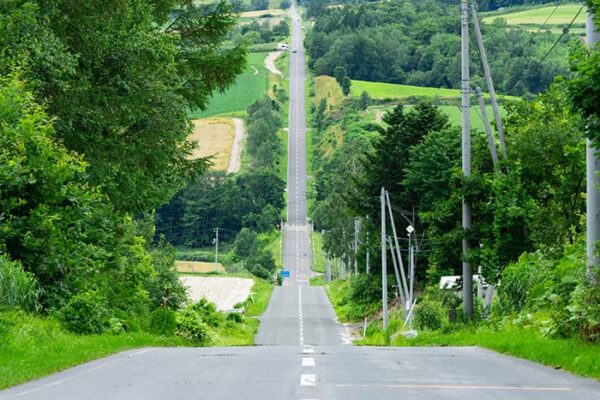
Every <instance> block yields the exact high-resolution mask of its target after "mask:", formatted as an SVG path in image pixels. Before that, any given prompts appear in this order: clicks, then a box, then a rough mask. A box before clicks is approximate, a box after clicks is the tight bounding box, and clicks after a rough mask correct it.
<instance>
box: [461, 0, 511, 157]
mask: <svg viewBox="0 0 600 400" xmlns="http://www.w3.org/2000/svg"><path fill="white" fill-rule="evenodd" d="M464 3H465V2H464V1H463V4H464ZM471 14H472V15H473V26H474V28H475V37H476V38H477V46H478V47H479V54H480V55H481V64H483V74H484V75H485V80H486V82H487V87H488V92H489V93H490V99H491V100H492V109H493V110H494V118H495V120H496V129H497V130H498V137H499V138H500V150H501V151H502V157H504V158H506V140H505V139H504V126H503V125H502V116H501V115H500V108H499V107H498V100H497V98H496V90H495V89H494V81H493V80H492V74H491V72H490V65H489V63H488V59H487V54H486V52H485V46H484V45H483V37H482V36H481V28H480V27H479V18H478V17H477V10H475V5H471ZM466 18H467V23H468V18H469V16H468V15H467V16H466ZM466 36H467V38H468V27H467V35H466ZM467 40H468V39H467ZM467 54H468V53H467Z"/></svg>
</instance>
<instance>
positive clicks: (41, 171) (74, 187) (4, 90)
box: [0, 74, 175, 320]
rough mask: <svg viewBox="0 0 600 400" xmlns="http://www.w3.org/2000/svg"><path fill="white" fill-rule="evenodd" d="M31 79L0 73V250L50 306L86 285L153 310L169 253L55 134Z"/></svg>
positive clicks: (115, 300) (112, 299) (128, 308)
mask: <svg viewBox="0 0 600 400" xmlns="http://www.w3.org/2000/svg"><path fill="white" fill-rule="evenodd" d="M25 87H26V84H25V83H24V82H23V81H22V80H20V79H19V78H18V77H17V76H16V75H15V74H13V75H10V76H9V77H6V78H0V110H1V111H0V193H2V196H0V215H2V218H0V254H2V257H4V258H8V259H10V260H12V261H18V262H19V263H20V264H21V265H22V266H23V269H24V270H25V271H27V272H29V273H31V274H32V275H33V276H34V277H35V281H36V282H37V285H38V287H39V290H40V297H39V300H40V303H41V306H42V307H43V310H44V311H49V310H59V309H61V308H62V307H64V306H65V305H66V304H67V303H68V302H69V300H70V299H71V298H72V297H73V296H74V295H75V294H77V293H84V292H86V291H93V292H94V293H96V294H98V298H101V299H102V301H106V303H107V306H109V307H110V308H111V309H113V310H116V309H119V310H121V312H122V313H124V315H126V316H127V315H129V314H132V313H138V312H140V311H143V310H146V311H147V310H148V308H151V307H152V304H151V301H150V299H149V298H148V292H149V291H152V292H153V293H159V292H163V293H165V292H166V290H165V288H166V286H169V285H171V284H172V283H173V281H172V280H169V279H168V277H167V276H166V275H167V274H162V276H157V270H158V269H160V270H161V271H164V270H165V268H167V265H166V263H165V262H163V261H164V259H162V260H163V261H161V260H160V259H159V255H158V254H157V255H156V258H154V256H155V255H152V254H149V253H148V252H147V250H146V248H145V242H144V239H143V238H142V237H140V236H138V232H137V227H136V225H135V224H134V223H133V222H132V220H131V219H130V218H128V217H123V216H121V215H120V214H118V213H116V212H115V210H114V209H113V207H112V205H111V204H110V203H108V202H107V201H106V197H105V196H104V195H103V194H102V193H101V191H100V190H99V188H97V187H94V186H90V185H89V184H88V182H87V170H86V168H87V164H86V163H85V161H83V159H82V157H81V156H79V155H77V154H76V153H74V152H72V151H69V150H67V149H65V148H64V146H62V144H60V143H59V142H57V141H55V140H56V135H55V130H54V128H53V125H52V119H50V118H49V117H48V116H47V115H46V114H45V113H44V111H42V109H41V107H40V106H38V105H37V104H36V103H35V101H34V100H33V96H32V94H31V93H29V92H28V91H27V90H26V89H25ZM159 265H160V268H157V269H155V266H159ZM163 284H164V285H163ZM171 289H172V290H169V291H168V292H169V293H175V288H174V287H173V286H172V285H171ZM127 318H128V317H125V318H124V320H125V319H127Z"/></svg>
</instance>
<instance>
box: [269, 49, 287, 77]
mask: <svg viewBox="0 0 600 400" xmlns="http://www.w3.org/2000/svg"><path fill="white" fill-rule="evenodd" d="M281 53H282V51H272V52H270V53H269V54H268V55H267V57H265V67H266V68H267V69H268V70H269V71H271V73H273V74H275V75H279V76H281V77H283V74H282V73H281V71H280V70H278V69H277V67H276V66H275V60H277V59H278V58H279V56H280V55H281Z"/></svg>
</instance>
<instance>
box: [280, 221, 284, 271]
mask: <svg viewBox="0 0 600 400" xmlns="http://www.w3.org/2000/svg"><path fill="white" fill-rule="evenodd" d="M279 232H280V234H281V240H280V242H281V243H280V246H279V260H280V261H281V268H282V269H285V267H284V265H283V219H280V220H279Z"/></svg>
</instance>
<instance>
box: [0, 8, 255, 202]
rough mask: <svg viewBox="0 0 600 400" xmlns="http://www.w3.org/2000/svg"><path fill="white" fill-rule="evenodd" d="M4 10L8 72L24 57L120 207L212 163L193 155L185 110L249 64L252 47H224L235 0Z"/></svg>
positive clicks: (2, 69)
mask: <svg viewBox="0 0 600 400" xmlns="http://www.w3.org/2000/svg"><path fill="white" fill-rule="evenodd" d="M0 14H1V15H2V16H3V20H2V23H0V49H1V50H2V51H1V52H0V54H2V56H0V73H7V72H9V71H11V70H12V69H13V68H15V66H16V65H24V66H25V68H24V71H25V72H24V74H25V75H24V76H25V78H26V79H27V80H28V81H29V82H30V84H31V85H32V87H33V88H34V93H35V97H36V100H38V101H39V102H40V103H44V104H45V105H47V108H48V112H49V113H50V114H51V115H52V116H54V117H56V123H55V129H56V136H57V137H58V138H60V140H61V142H62V143H64V144H65V146H66V147H67V148H68V149H70V150H73V151H76V152H77V153H79V154H82V155H83V156H84V158H85V160H86V161H87V162H88V163H89V168H88V170H87V171H88V176H89V182H90V183H91V184H92V185H93V186H97V187H99V188H101V190H102V192H103V193H105V194H106V195H107V196H108V197H109V199H110V200H111V202H112V204H114V205H115V207H116V208H117V209H119V210H120V211H122V212H140V211H144V210H147V209H149V208H153V207H156V206H158V205H160V204H162V203H165V202H166V201H168V200H169V199H170V198H171V197H172V195H173V194H174V193H175V192H176V191H177V190H178V189H179V188H180V187H181V186H182V185H183V183H184V182H185V181H186V180H189V179H193V178H195V177H197V176H198V175H199V174H200V173H202V172H203V171H204V170H206V168H207V167H208V165H209V163H208V160H207V159H197V160H191V159H190V157H189V155H190V154H191V151H192V149H193V147H194V145H193V144H192V143H190V142H188V141H187V137H188V135H189V134H190V133H191V126H190V124H189V122H188V115H187V112H188V110H189V109H195V108H204V107H206V105H207V103H208V100H209V98H210V96H211V94H212V93H214V92H215V91H221V90H224V89H225V88H227V87H228V86H229V85H231V84H232V83H233V82H234V79H235V76H236V75H237V74H239V73H240V72H242V71H243V68H244V66H245V49H244V47H243V46H234V47H231V48H224V47H222V46H221V43H222V41H223V40H224V39H225V37H226V35H227V33H228V32H229V31H230V29H231V28H232V27H233V26H234V25H235V21H236V19H235V16H234V15H233V14H232V13H231V9H230V6H228V5H227V3H226V2H220V3H218V4H216V5H195V4H192V2H187V1H185V2H178V1H172V0H158V1H153V2H146V1H141V0H126V1H116V0H109V1H100V0H91V1H86V2H85V4H83V5H81V7H79V6H78V7H73V3H72V1H69V0H57V1H53V2H47V1H44V0H35V1H29V2H24V1H10V2H3V3H2V4H1V5H0ZM24 32H27V34H24Z"/></svg>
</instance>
